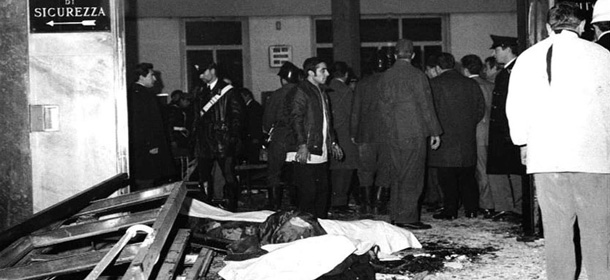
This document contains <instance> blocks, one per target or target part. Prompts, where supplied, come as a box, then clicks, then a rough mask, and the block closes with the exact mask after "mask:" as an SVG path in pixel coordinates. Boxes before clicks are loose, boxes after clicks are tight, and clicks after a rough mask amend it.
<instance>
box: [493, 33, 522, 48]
mask: <svg viewBox="0 0 610 280" xmlns="http://www.w3.org/2000/svg"><path fill="white" fill-rule="evenodd" d="M489 36H491V40H492V41H493V43H492V44H491V48H490V49H495V48H497V47H503V48H505V47H509V46H516V45H518V44H519V43H518V40H517V38H515V37H506V36H496V35H489Z"/></svg>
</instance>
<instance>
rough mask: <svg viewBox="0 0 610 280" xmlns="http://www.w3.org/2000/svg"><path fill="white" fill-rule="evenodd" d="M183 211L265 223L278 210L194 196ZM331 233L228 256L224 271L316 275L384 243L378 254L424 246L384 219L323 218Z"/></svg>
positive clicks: (240, 275) (238, 279) (229, 277)
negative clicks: (221, 204)
mask: <svg viewBox="0 0 610 280" xmlns="http://www.w3.org/2000/svg"><path fill="white" fill-rule="evenodd" d="M183 205H184V206H183V208H182V210H181V213H182V214H185V215H189V216H192V217H199V218H208V219H212V220H217V221H243V222H259V223H262V222H264V221H265V220H266V219H267V217H268V216H270V215H271V214H273V213H274V212H273V211H266V210H265V211H253V212H242V213H232V212H229V211H225V210H222V209H219V208H216V207H213V206H211V205H208V204H206V203H204V202H201V201H199V200H195V199H188V198H187V201H186V202H185V203H184V204H183ZM318 221H319V222H320V225H322V227H323V228H324V230H326V232H327V233H328V234H327V235H322V236H316V237H310V238H306V239H301V240H297V241H293V242H289V243H283V244H269V245H266V246H263V249H265V250H267V251H269V253H268V254H265V255H263V256H261V257H258V258H255V259H250V260H246V261H240V262H235V261H227V262H226V264H227V265H226V266H225V267H224V268H223V269H222V270H221V271H220V272H219V275H220V276H222V277H223V278H224V279H226V280H242V279H244V280H246V279H247V280H258V279H260V280H273V279H296V280H300V279H302V280H311V279H316V278H318V277H319V276H321V275H323V274H324V273H326V272H328V271H330V270H331V269H333V268H334V267H335V266H337V265H338V264H339V263H341V262H342V261H343V260H344V259H345V258H346V257H347V256H349V255H350V254H352V253H355V254H358V255H361V254H364V253H366V252H367V251H368V250H370V249H371V248H372V247H373V246H375V245H377V246H379V255H380V256H379V257H382V256H387V255H390V254H392V253H394V252H398V251H400V250H403V249H407V248H421V247H422V246H421V244H420V243H419V241H418V240H417V238H415V236H414V235H413V233H411V232H410V231H408V230H406V229H403V228H400V227H396V226H393V225H391V224H389V223H387V222H384V221H375V220H357V221H336V220H324V219H318Z"/></svg>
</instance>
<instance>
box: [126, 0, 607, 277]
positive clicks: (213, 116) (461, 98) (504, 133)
mask: <svg viewBox="0 0 610 280" xmlns="http://www.w3.org/2000/svg"><path fill="white" fill-rule="evenodd" d="M592 23H593V28H594V29H595V32H596V37H597V43H593V42H589V41H587V40H584V39H581V38H580V35H581V34H582V33H583V32H584V29H585V24H586V22H585V17H584V14H583V12H582V11H581V10H580V9H579V7H578V6H577V5H576V4H573V3H570V2H560V3H558V4H557V5H555V6H554V7H552V8H551V9H550V10H549V11H548V21H547V30H548V34H549V37H548V38H547V39H544V40H542V41H541V42H539V43H537V44H535V45H533V46H532V47H530V48H529V49H528V50H526V51H525V52H524V53H523V54H521V55H519V49H518V47H519V44H518V40H517V38H514V37H506V36H496V35H491V39H492V45H491V49H492V52H493V57H489V58H487V59H485V60H484V61H483V60H482V59H481V58H480V57H478V56H476V55H466V56H464V57H462V58H461V60H460V63H459V64H460V65H461V67H458V65H457V63H456V61H455V58H454V56H453V55H451V54H449V53H439V54H435V55H433V56H430V57H429V58H426V61H425V62H426V63H425V68H426V69H424V71H422V69H419V68H416V67H415V66H413V64H412V59H414V57H415V50H414V46H413V42H412V41H410V40H408V39H400V40H399V41H398V42H396V46H395V52H394V53H393V55H390V56H387V55H385V56H384V57H385V59H376V60H375V61H374V63H373V64H371V65H374V66H372V67H369V68H368V71H363V72H365V73H364V75H363V77H362V78H361V79H360V80H359V81H358V82H357V83H356V82H355V81H353V80H354V79H353V74H352V72H351V71H350V68H349V66H348V65H347V64H346V63H344V62H340V61H337V62H334V63H332V64H330V65H329V64H327V62H325V61H323V60H321V59H320V58H318V57H311V58H308V59H306V60H305V61H304V62H303V65H302V68H299V67H297V66H296V65H294V64H292V63H290V62H286V63H284V65H283V66H282V67H281V68H280V71H279V73H278V76H279V77H280V83H281V87H280V88H279V89H277V90H276V91H275V92H273V93H272V94H271V95H270V97H269V98H268V99H267V100H265V102H264V103H265V106H264V110H263V109H262V108H260V105H258V106H256V104H254V107H252V108H251V109H248V107H249V104H252V102H256V101H254V100H253V97H252V93H251V92H250V91H249V90H247V89H244V88H234V87H233V86H232V85H231V84H230V83H228V82H227V81H225V80H224V79H222V78H223V77H221V76H219V75H218V71H217V65H216V64H210V65H207V66H200V67H199V68H198V69H197V71H198V72H197V74H198V75H199V76H198V77H199V78H200V80H201V84H200V86H198V87H197V88H196V89H195V90H194V91H193V92H192V93H191V94H192V95H193V97H192V98H187V97H185V96H188V95H185V94H184V93H180V92H178V93H176V95H177V98H176V100H175V102H174V101H173V102H172V103H170V106H169V107H170V108H173V109H172V110H169V112H173V113H170V114H169V115H170V116H172V117H170V118H169V119H170V121H169V122H170V123H171V124H170V125H169V126H170V127H171V129H170V130H169V131H171V133H169V134H166V133H165V131H166V130H164V129H162V128H160V127H159V126H156V125H153V124H151V123H154V122H158V123H159V124H160V123H161V118H162V117H161V116H162V112H161V111H160V110H159V109H158V108H157V109H155V107H156V106H154V104H153V103H154V101H155V100H154V96H153V95H147V94H145V93H146V91H147V89H149V88H152V86H153V84H154V82H155V76H154V71H153V69H152V65H151V64H147V63H143V64H140V65H138V67H137V69H136V74H137V77H138V80H137V81H136V83H135V84H134V86H133V87H132V89H131V90H130V93H129V105H130V131H131V134H130V143H131V149H132V154H133V156H132V158H133V159H134V162H133V164H132V177H133V178H134V179H135V185H136V186H139V187H140V188H146V187H150V186H151V185H152V184H153V181H154V179H155V178H158V177H159V176H161V175H166V174H167V173H171V170H172V169H171V168H167V167H165V166H163V163H167V162H169V161H164V160H160V159H163V158H167V157H168V156H169V155H170V154H171V153H170V150H169V147H170V146H171V147H172V148H173V151H174V153H189V152H188V149H187V151H185V150H183V149H178V147H184V146H185V145H187V144H184V143H192V147H193V150H192V152H193V153H194V156H195V157H196V158H197V160H198V170H199V172H198V180H199V182H200V186H201V187H202V194H203V195H202V199H203V200H206V201H210V200H211V196H213V193H214V192H213V190H211V188H212V187H213V184H212V181H213V176H212V167H213V166H214V164H218V166H219V167H220V170H221V173H222V174H223V177H224V179H225V181H226V184H225V186H224V197H225V198H226V199H227V200H228V204H227V205H226V207H227V208H228V209H230V210H236V209H237V202H238V194H239V191H240V190H239V187H238V184H237V178H236V174H235V166H236V162H237V161H239V160H241V159H242V158H244V159H245V160H246V161H256V160H258V150H257V149H258V148H260V144H261V143H262V138H264V137H263V133H264V134H265V135H266V136H267V137H266V144H265V146H266V147H267V151H268V153H267V165H268V171H267V183H268V185H269V198H270V207H271V208H272V209H274V210H277V209H282V207H283V205H282V198H283V197H284V195H283V190H284V189H288V191H289V197H290V204H292V205H293V206H294V207H296V208H297V209H299V210H301V211H306V212H309V213H311V214H313V215H315V216H316V217H319V218H326V217H328V213H329V210H336V211H339V210H349V209H350V197H351V196H350V194H353V196H354V197H355V200H356V202H357V203H358V204H359V205H358V206H359V210H360V211H361V212H363V213H377V214H387V215H389V218H390V221H391V223H392V224H394V225H396V226H400V227H405V228H408V229H413V230H421V229H428V228H430V227H431V226H430V225H428V224H425V223H423V222H421V221H420V209H421V203H420V202H421V201H422V199H423V200H424V201H425V200H426V199H427V198H426V199H424V197H423V196H422V195H423V194H424V193H436V194H437V197H436V198H432V201H434V200H435V199H436V200H437V201H441V208H440V211H438V212H437V213H436V214H435V215H433V217H434V218H435V219H443V220H453V219H455V218H457V217H458V215H459V213H458V211H459V209H461V208H463V210H464V213H463V215H464V216H465V217H468V218H475V217H477V216H478V215H482V216H483V217H485V218H493V219H494V220H502V219H507V218H510V217H515V216H516V217H518V216H519V215H521V214H522V209H524V208H523V206H522V204H523V199H524V198H523V192H524V191H528V192H532V191H533V190H532V189H530V188H532V186H533V185H535V186H536V192H537V196H538V201H539V203H540V209H541V212H542V221H543V226H544V237H545V247H546V254H547V276H548V278H549V279H576V278H578V274H579V271H580V270H579V262H580V259H579V257H578V256H579V254H581V256H582V261H583V262H584V264H585V267H586V269H587V274H588V277H589V279H607V277H608V275H610V271H609V267H610V259H609V258H608V256H609V255H610V246H608V244H610V214H609V211H610V210H609V209H610V205H609V204H610V188H609V187H610V186H609V184H610V177H609V176H610V175H609V174H610V156H609V155H610V68H608V67H607V66H608V65H609V64H610V52H609V51H608V48H610V47H609V45H610V44H609V43H608V42H609V41H610V40H609V39H608V38H610V36H609V35H607V34H608V33H609V30H610V0H599V1H597V4H596V5H595V8H594V12H593V22H592ZM390 61H391V62H390ZM184 108H194V110H192V111H194V114H193V115H192V123H193V125H189V124H186V123H188V122H185V120H186V119H188V118H187V117H186V115H184ZM180 109H181V110H182V111H181V110H180ZM181 112H182V113H181ZM247 112H249V113H247ZM257 119H259V120H260V121H258V122H257V121H256V120H257ZM252 122H254V124H252ZM253 127H254V128H253ZM165 135H168V138H169V140H166V138H164V137H165ZM189 135H191V136H194V137H188V136H189ZM189 139H194V142H192V141H190V140H189ZM244 142H247V143H244ZM167 143H171V145H169V146H165V144H167ZM243 147H249V148H247V149H246V150H250V152H248V151H246V152H243V151H241V149H242V148H243ZM253 149H255V150H256V151H255V152H252V150H253ZM240 156H241V158H240ZM528 174H530V175H531V174H533V176H529V175H528ZM356 175H357V176H356ZM530 179H533V180H534V181H535V184H532V183H531V182H530ZM287 186H292V188H287ZM528 203H529V204H531V202H528ZM530 206H531V205H530ZM575 228H578V231H576V233H575ZM575 277H576V278H575Z"/></svg>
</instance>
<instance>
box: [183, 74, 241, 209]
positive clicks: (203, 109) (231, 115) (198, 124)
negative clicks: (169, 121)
mask: <svg viewBox="0 0 610 280" xmlns="http://www.w3.org/2000/svg"><path fill="white" fill-rule="evenodd" d="M217 69H218V67H217V65H216V64H215V63H212V64H210V65H208V66H207V67H199V69H198V73H199V78H200V79H201V81H202V85H201V86H200V87H198V88H197V89H196V90H195V111H196V112H195V114H196V117H197V119H196V121H195V125H194V130H195V133H194V134H195V155H196V156H197V160H198V171H199V183H200V187H202V188H203V192H204V193H203V197H204V200H206V201H207V202H211V200H212V199H213V198H214V191H213V190H214V186H213V182H214V180H213V179H214V178H213V176H212V168H213V167H214V163H215V162H218V165H219V166H220V169H221V171H222V175H223V177H224V179H225V182H226V184H225V186H224V198H225V199H227V201H228V203H227V205H226V207H227V209H228V210H230V211H235V210H236V208H237V199H238V195H239V184H238V182H237V177H236V175H235V156H236V154H237V152H238V149H241V147H240V146H241V141H240V139H241V136H242V135H241V133H242V126H243V123H244V108H245V105H244V100H243V99H242V98H241V96H239V94H238V93H237V91H235V90H234V89H233V87H232V86H231V85H229V84H227V83H226V82H224V81H223V80H222V79H219V77H218V70H217Z"/></svg>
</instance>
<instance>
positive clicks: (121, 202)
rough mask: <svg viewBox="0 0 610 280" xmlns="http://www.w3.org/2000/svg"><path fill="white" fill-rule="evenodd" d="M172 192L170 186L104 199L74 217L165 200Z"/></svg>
mask: <svg viewBox="0 0 610 280" xmlns="http://www.w3.org/2000/svg"><path fill="white" fill-rule="evenodd" d="M171 192H172V188H171V185H164V186H160V187H157V188H153V189H148V190H143V191H138V192H133V193H129V194H125V195H121V196H117V197H111V198H105V199H100V200H96V201H92V202H91V205H89V206H88V207H86V208H85V209H83V210H82V211H80V212H78V214H76V216H82V215H91V214H97V213H101V212H108V211H112V210H115V209H122V208H125V207H128V206H133V205H138V204H142V203H146V202H150V201H153V200H159V199H163V198H167V196H169V194H170V193H171Z"/></svg>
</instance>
